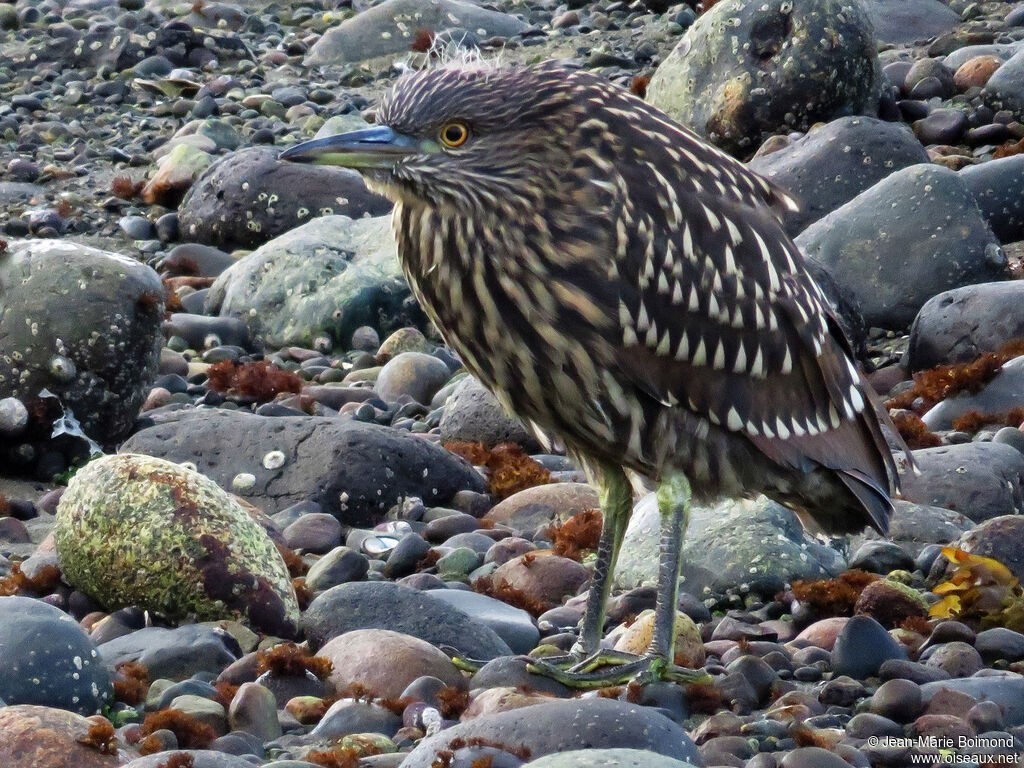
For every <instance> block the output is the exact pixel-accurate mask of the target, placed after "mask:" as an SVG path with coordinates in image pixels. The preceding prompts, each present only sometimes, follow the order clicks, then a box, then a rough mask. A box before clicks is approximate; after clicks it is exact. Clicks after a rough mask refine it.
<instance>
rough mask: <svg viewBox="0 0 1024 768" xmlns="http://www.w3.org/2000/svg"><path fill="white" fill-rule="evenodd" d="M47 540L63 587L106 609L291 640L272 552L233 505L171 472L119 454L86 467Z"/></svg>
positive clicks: (169, 466)
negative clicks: (132, 609) (237, 626)
mask: <svg viewBox="0 0 1024 768" xmlns="http://www.w3.org/2000/svg"><path fill="white" fill-rule="evenodd" d="M54 539H55V541H56V545H57V553H58V555H59V557H60V562H61V568H62V570H63V572H64V577H65V579H67V580H68V581H69V582H70V583H71V584H72V585H74V586H75V587H77V588H78V589H80V590H82V591H83V592H85V593H86V594H88V595H89V596H91V597H92V598H94V599H95V600H97V601H98V602H99V603H101V604H102V605H104V606H105V607H107V608H108V609H114V608H120V607H123V606H128V605H136V606H139V607H141V608H144V609H147V610H150V611H153V612H154V613H157V614H159V615H162V616H165V617H167V618H169V619H172V620H178V619H184V618H191V617H194V618H196V619H198V620H200V621H203V620H217V619H228V618H235V619H239V620H242V621H246V622H248V623H249V624H251V625H252V626H253V627H254V628H256V629H259V630H261V631H263V632H267V633H269V634H273V635H278V636H281V637H292V636H294V635H295V634H296V627H297V625H298V618H299V607H298V603H297V602H296V599H295V593H294V591H293V590H292V587H291V581H290V578H289V575H288V569H287V568H286V567H285V564H284V560H283V559H282V558H281V555H280V553H279V552H278V551H277V548H276V547H275V545H274V543H273V542H272V541H271V540H270V538H269V537H268V536H267V534H266V532H265V531H264V530H263V528H262V527H261V526H260V525H259V523H257V522H256V520H254V519H253V518H252V516H251V515H250V514H249V513H248V512H247V511H246V509H245V508H244V507H243V506H242V505H241V504H239V503H238V501H237V500H236V499H234V498H233V497H232V496H231V495H229V494H228V493H227V492H226V491H224V490H223V489H221V488H220V487H219V486H218V485H217V484H216V483H214V482H213V481H212V480H210V479H209V478H207V477H205V476H204V475H201V474H199V473H198V472H194V471H191V470H189V469H186V468H184V467H182V466H180V465H178V464H174V463H172V462H169V461H165V460H163V459H157V458H154V457H152V456H142V455H138V454H121V455H117V456H105V457H103V458H101V459H97V460H96V461H94V462H92V463H90V464H88V465H86V466H85V467H84V468H83V469H81V470H80V471H79V472H78V474H76V475H75V477H74V478H73V479H72V480H71V482H70V483H69V484H68V488H67V491H65V493H64V495H63V497H62V498H61V501H60V505H59V506H58V508H57V523H56V526H55V528H54Z"/></svg>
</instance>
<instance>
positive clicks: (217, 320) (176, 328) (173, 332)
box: [163, 312, 254, 370]
mask: <svg viewBox="0 0 1024 768" xmlns="http://www.w3.org/2000/svg"><path fill="white" fill-rule="evenodd" d="M163 328H164V333H165V334H166V335H167V336H168V337H171V336H177V337H179V338H181V339H184V340H185V343H186V344H188V346H189V348H190V349H195V350H204V349H208V348H213V347H220V346H225V345H227V346H236V347H242V348H243V349H252V348H253V346H254V344H253V340H252V337H251V336H250V335H249V328H248V327H247V326H246V324H245V323H243V322H242V321H241V320H239V319H238V318H235V317H207V316H206V315H196V314H192V313H189V312H175V313H174V314H173V315H171V318H170V319H169V320H167V321H166V322H165V323H164V326H163ZM186 370H187V369H186Z"/></svg>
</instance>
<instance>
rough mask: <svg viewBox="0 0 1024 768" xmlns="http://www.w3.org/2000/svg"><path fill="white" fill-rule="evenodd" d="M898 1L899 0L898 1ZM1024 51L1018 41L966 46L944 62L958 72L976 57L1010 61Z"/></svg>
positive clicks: (1022, 42) (950, 55)
mask: <svg viewBox="0 0 1024 768" xmlns="http://www.w3.org/2000/svg"><path fill="white" fill-rule="evenodd" d="M897 1H898V0H897ZM1021 50H1024V41H1022V40H1018V41H1016V42H1012V43H985V44H981V45H966V46H964V47H963V48H957V49H956V50H955V51H953V52H952V53H950V54H949V55H947V56H946V58H944V59H943V60H942V63H943V64H945V65H946V68H947V69H951V70H953V71H954V72H956V71H957V70H958V69H959V68H960V67H961V65H963V64H965V63H966V62H968V61H970V60H971V59H973V58H974V57H975V56H998V57H999V58H1000V59H1002V60H1003V61H1009V60H1010V59H1011V58H1013V56H1014V55H1015V54H1017V53H1019V52H1020V51H1021Z"/></svg>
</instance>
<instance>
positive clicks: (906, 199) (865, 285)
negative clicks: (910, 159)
mask: <svg viewBox="0 0 1024 768" xmlns="http://www.w3.org/2000/svg"><path fill="white" fill-rule="evenodd" d="M796 244H797V245H798V246H799V247H800V249H801V250H802V251H803V252H804V253H805V254H807V255H808V256H809V257H811V258H814V259H817V260H818V261H819V262H821V263H822V264H824V265H825V266H826V267H827V268H828V269H829V270H830V271H831V272H832V274H833V276H834V277H835V279H836V281H837V282H838V283H840V284H841V285H842V286H843V287H844V288H846V289H848V290H849V291H850V292H851V293H852V294H853V296H854V298H855V300H856V302H857V305H858V308H859V309H860V311H861V313H862V314H863V315H864V319H865V321H867V323H868V324H869V325H873V326H879V327H882V328H891V329H894V330H902V329H904V328H906V327H907V326H908V325H910V323H911V321H912V320H913V319H914V316H915V315H916V314H917V312H918V310H919V309H920V308H921V307H922V306H923V305H924V303H925V302H926V301H928V299H930V298H931V297H932V296H934V295H935V294H937V293H940V292H942V291H944V290H949V289H951V288H957V287H960V286H963V285H970V284H972V283H980V282H987V281H991V280H1001V279H1005V278H1006V277H1007V276H1008V275H1007V263H1006V254H1004V253H1003V250H1002V248H1001V247H1000V246H999V243H998V241H997V240H996V238H995V236H994V235H993V234H992V230H991V229H989V227H988V224H987V222H986V221H985V218H984V217H983V216H982V215H981V211H979V210H978V205H977V203H975V201H974V196H973V195H972V194H971V193H970V191H969V190H968V189H967V188H966V186H965V185H964V183H963V180H962V179H961V178H960V176H958V175H957V174H956V173H954V172H953V171H950V170H948V169H946V168H942V167H940V166H937V165H931V164H921V165H912V166H910V167H909V168H904V169H902V170H900V171H897V172H895V173H893V174H892V175H890V176H888V177H887V178H885V179H883V180H882V181H880V182H879V183H877V184H875V185H874V186H873V187H871V188H870V189H867V190H865V191H864V192H861V193H860V194H859V195H857V197H855V198H853V199H852V200H851V201H850V202H848V203H846V204H845V205H843V206H842V207H840V208H837V209H836V210H835V211H833V212H832V213H830V214H829V215H827V216H825V217H824V218H823V219H820V220H818V221H817V222H815V223H814V224H812V225H811V226H810V227H808V228H807V229H806V230H804V232H803V233H802V234H801V235H800V236H799V237H797V238H796Z"/></svg>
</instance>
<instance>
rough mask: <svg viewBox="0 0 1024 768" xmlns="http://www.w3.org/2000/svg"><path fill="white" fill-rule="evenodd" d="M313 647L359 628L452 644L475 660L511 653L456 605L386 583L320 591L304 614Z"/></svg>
mask: <svg viewBox="0 0 1024 768" xmlns="http://www.w3.org/2000/svg"><path fill="white" fill-rule="evenodd" d="M302 623H303V629H304V630H305V632H306V639H307V640H308V641H309V644H310V646H311V647H312V648H314V649H316V648H320V647H321V646H323V645H324V644H325V643H326V642H327V641H328V640H330V639H331V638H333V637H337V636H338V635H341V634H344V633H346V632H351V631H353V630H357V629H389V630H392V631H394V632H401V633H403V634H406V635H412V636H413V637H418V638H419V639H421V640H425V641H426V642H428V643H430V644H431V645H434V646H437V647H440V646H442V645H450V646H452V647H454V648H457V649H458V650H459V651H460V652H461V653H463V654H465V655H466V656H469V657H470V658H474V659H493V658H496V657H498V656H507V655H509V654H511V653H512V651H511V649H510V648H509V647H508V645H506V644H505V642H504V641H503V640H502V639H501V638H500V637H499V636H498V635H497V634H496V633H495V632H494V630H492V629H491V628H490V627H488V626H486V625H485V624H483V623H482V622H478V621H474V620H473V619H471V618H470V617H469V616H467V615H466V614H465V613H463V612H462V611H461V610H459V609H458V608H456V607H454V606H452V605H450V604H449V603H447V602H445V601H442V600H438V599H437V598H435V597H432V596H431V594H430V592H421V591H420V590H418V589H410V588H409V587H403V586H401V585H399V584H394V583H391V582H386V581H375V582H359V583H351V584H341V585H339V586H337V587H333V588H331V589H329V590H327V591H326V592H324V593H323V594H321V595H318V596H317V597H316V599H315V600H313V602H312V603H310V604H309V608H308V609H306V611H305V612H304V613H303V615H302Z"/></svg>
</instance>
